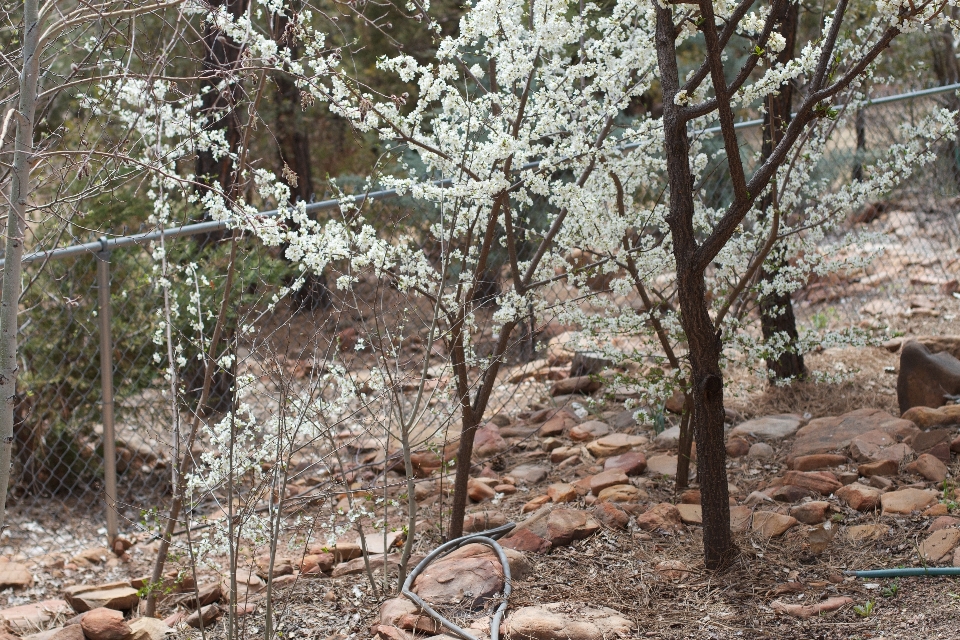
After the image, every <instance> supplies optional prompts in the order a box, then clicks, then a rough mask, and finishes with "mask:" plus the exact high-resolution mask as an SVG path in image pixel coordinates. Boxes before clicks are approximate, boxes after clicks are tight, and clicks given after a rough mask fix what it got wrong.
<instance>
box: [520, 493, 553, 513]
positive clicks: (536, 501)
mask: <svg viewBox="0 0 960 640" xmlns="http://www.w3.org/2000/svg"><path fill="white" fill-rule="evenodd" d="M549 502H550V496H537V497H536V498H531V499H530V500H528V501H527V502H526V503H524V505H523V507H521V508H520V513H532V512H534V511H536V510H538V509H539V508H540V507H542V506H543V505H545V504H548V503H549Z"/></svg>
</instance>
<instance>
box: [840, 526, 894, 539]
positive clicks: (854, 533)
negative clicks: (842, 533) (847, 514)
mask: <svg viewBox="0 0 960 640" xmlns="http://www.w3.org/2000/svg"><path fill="white" fill-rule="evenodd" d="M889 531H890V527H888V526H887V525H885V524H858V525H855V526H852V527H847V532H846V536H847V540H849V541H851V542H873V541H874V540H879V539H880V538H882V537H884V536H885V535H887V533H888V532H889Z"/></svg>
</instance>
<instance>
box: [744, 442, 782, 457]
mask: <svg viewBox="0 0 960 640" xmlns="http://www.w3.org/2000/svg"><path fill="white" fill-rule="evenodd" d="M776 455H777V454H776V452H775V451H774V450H773V447H771V446H770V445H768V444H767V443H766V442H756V443H754V444H753V445H751V447H750V450H749V451H748V452H747V457H749V458H755V459H757V460H771V459H773V458H774V456H776Z"/></svg>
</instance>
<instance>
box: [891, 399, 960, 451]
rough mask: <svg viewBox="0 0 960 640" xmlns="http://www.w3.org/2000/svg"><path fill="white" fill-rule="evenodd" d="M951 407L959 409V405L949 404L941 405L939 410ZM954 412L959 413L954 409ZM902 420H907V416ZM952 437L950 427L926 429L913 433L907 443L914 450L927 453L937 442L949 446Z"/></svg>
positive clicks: (959, 412)
mask: <svg viewBox="0 0 960 640" xmlns="http://www.w3.org/2000/svg"><path fill="white" fill-rule="evenodd" d="M951 407H952V408H953V409H960V405H949V406H947V407H941V408H940V409H939V411H942V410H944V409H948V408H951ZM925 408H926V407H917V409H925ZM910 411H914V409H911V410H910ZM910 411H908V412H907V413H910ZM955 413H958V414H960V411H955ZM904 420H909V418H904ZM917 426H918V427H919V426H920V425H917ZM952 439H953V430H951V429H930V430H927V431H921V432H920V433H918V434H917V435H915V436H914V437H913V438H912V439H911V440H910V442H908V443H907V444H909V445H910V446H911V447H913V449H914V451H918V452H920V453H927V452H928V451H930V450H931V449H933V448H934V447H935V446H937V445H938V444H946V445H947V446H949V445H950V441H951V440H952Z"/></svg>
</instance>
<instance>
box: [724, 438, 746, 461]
mask: <svg viewBox="0 0 960 640" xmlns="http://www.w3.org/2000/svg"><path fill="white" fill-rule="evenodd" d="M726 449H727V456H729V457H731V458H742V457H743V456H745V455H747V454H748V453H749V452H750V443H749V442H747V441H746V440H744V439H743V438H730V439H729V440H727V445H726Z"/></svg>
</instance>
